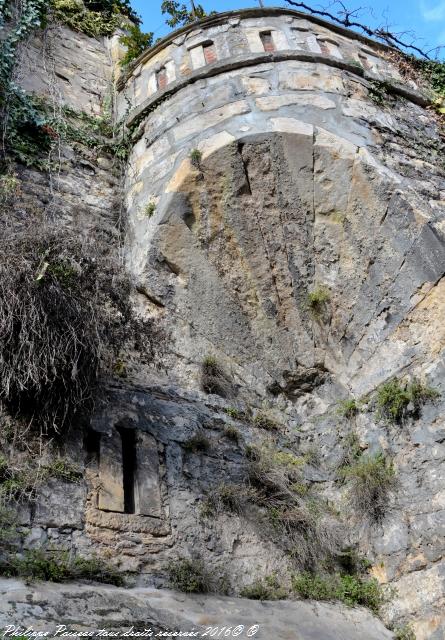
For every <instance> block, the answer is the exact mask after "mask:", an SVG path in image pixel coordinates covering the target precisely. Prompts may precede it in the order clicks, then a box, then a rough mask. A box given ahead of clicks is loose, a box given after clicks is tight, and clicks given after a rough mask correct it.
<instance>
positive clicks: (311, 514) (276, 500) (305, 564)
mask: <svg viewBox="0 0 445 640" xmlns="http://www.w3.org/2000/svg"><path fill="white" fill-rule="evenodd" d="M304 464H305V459H304V458H301V457H297V456H295V455H294V454H292V453H290V452H287V451H280V450H277V449H274V448H273V447H272V446H271V445H262V446H261V447H251V452H250V462H249V479H250V483H251V485H252V486H253V487H254V488H255V490H256V503H257V504H258V505H259V506H260V507H261V508H262V509H263V513H264V516H263V518H264V531H265V533H266V534H267V535H268V537H270V538H271V539H273V540H274V542H275V543H276V544H279V545H281V546H282V547H283V548H284V550H285V551H286V553H288V554H289V555H290V556H291V557H292V559H293V560H294V561H295V562H296V563H297V564H298V565H299V566H300V567H301V568H305V569H309V568H313V567H316V566H318V565H319V564H323V563H324V562H327V561H330V560H331V559H332V558H333V557H335V556H336V555H337V554H338V551H339V549H340V548H341V538H342V536H343V535H344V534H343V533H342V528H341V526H340V524H339V522H338V521H337V520H336V519H335V518H334V517H333V516H332V514H331V513H330V512H329V510H328V508H327V505H326V503H325V502H323V501H322V500H317V499H316V497H315V496H314V497H312V496H309V488H308V489H306V488H305V487H304V482H303V472H302V467H303V465H304Z"/></svg>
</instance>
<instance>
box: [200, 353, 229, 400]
mask: <svg viewBox="0 0 445 640" xmlns="http://www.w3.org/2000/svg"><path fill="white" fill-rule="evenodd" d="M201 387H202V390H203V391H205V392H206V393H213V394H215V395H218V396H221V398H232V397H233V396H234V395H236V394H235V392H234V387H233V384H232V381H231V380H230V378H229V376H228V374H227V373H226V372H225V371H224V369H223V368H222V366H221V365H220V364H219V362H218V361H217V360H216V358H215V357H214V356H206V357H205V358H204V360H203V363H202V371H201Z"/></svg>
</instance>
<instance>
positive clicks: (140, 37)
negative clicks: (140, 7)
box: [119, 25, 153, 66]
mask: <svg viewBox="0 0 445 640" xmlns="http://www.w3.org/2000/svg"><path fill="white" fill-rule="evenodd" d="M119 41H120V42H121V43H122V44H123V45H124V46H126V47H127V52H126V54H125V55H124V57H123V58H122V60H121V65H122V66H126V65H127V64H129V63H130V62H132V60H136V58H137V57H138V56H140V54H141V53H142V52H143V51H144V50H145V49H149V48H150V47H151V46H152V45H153V32H151V31H150V32H149V33H144V32H143V31H141V29H140V28H139V25H130V26H129V27H128V28H127V33H126V34H125V35H124V36H121V37H120V39H119Z"/></svg>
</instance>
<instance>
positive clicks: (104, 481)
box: [98, 425, 163, 518]
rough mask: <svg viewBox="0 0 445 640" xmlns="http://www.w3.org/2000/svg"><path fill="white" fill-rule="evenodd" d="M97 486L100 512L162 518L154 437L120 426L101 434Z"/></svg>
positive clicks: (157, 460) (156, 449)
mask: <svg viewBox="0 0 445 640" xmlns="http://www.w3.org/2000/svg"><path fill="white" fill-rule="evenodd" d="M99 484H100V490H99V501H98V506H99V509H101V510H102V511H114V512H117V513H127V514H134V515H140V516H141V515H142V516H151V517H153V518H162V517H163V511H162V503H161V488H160V478H159V456H158V448H157V443H156V440H155V439H154V438H153V436H151V435H150V434H148V433H145V432H141V431H138V430H136V429H133V428H130V427H128V428H126V427H124V426H121V425H118V426H117V427H116V428H115V429H112V430H111V432H109V433H103V434H101V437H100V456H99Z"/></svg>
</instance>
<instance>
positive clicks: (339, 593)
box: [292, 572, 386, 613]
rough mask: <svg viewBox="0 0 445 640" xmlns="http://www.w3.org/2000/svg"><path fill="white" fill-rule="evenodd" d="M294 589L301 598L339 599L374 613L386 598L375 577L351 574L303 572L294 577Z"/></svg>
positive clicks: (351, 605) (377, 611)
mask: <svg viewBox="0 0 445 640" xmlns="http://www.w3.org/2000/svg"><path fill="white" fill-rule="evenodd" d="M292 589H293V590H294V592H295V593H297V594H298V595H299V596H300V597H301V598H305V599H311V600H339V601H340V602H343V603H344V604H346V605H348V606H350V607H353V606H356V605H361V606H363V607H367V608H368V609H371V611H373V612H374V613H379V611H380V608H381V606H382V604H383V603H384V602H385V599H386V598H385V595H384V592H383V589H382V587H381V586H380V584H379V583H378V582H377V580H376V579H375V578H368V579H365V578H362V577H359V576H354V575H349V574H331V575H322V574H313V573H308V572H305V573H301V574H299V575H297V576H294V577H293V579H292Z"/></svg>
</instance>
